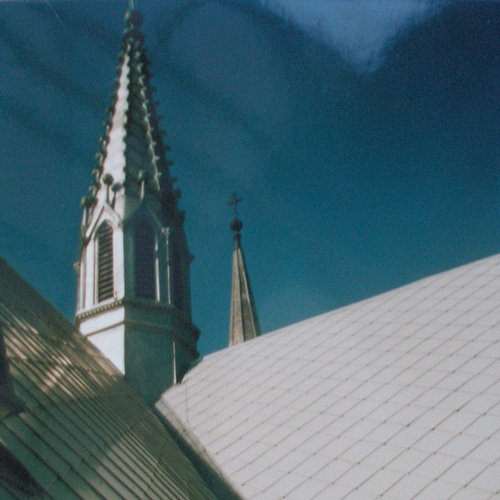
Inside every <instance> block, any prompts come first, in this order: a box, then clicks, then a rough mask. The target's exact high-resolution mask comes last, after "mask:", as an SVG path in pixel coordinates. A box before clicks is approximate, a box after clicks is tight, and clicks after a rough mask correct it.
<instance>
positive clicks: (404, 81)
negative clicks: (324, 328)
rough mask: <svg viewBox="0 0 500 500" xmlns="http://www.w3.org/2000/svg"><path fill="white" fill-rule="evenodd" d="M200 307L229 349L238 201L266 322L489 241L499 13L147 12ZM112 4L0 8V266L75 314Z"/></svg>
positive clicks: (390, 4) (393, 3)
mask: <svg viewBox="0 0 500 500" xmlns="http://www.w3.org/2000/svg"><path fill="white" fill-rule="evenodd" d="M138 7H139V9H140V10H141V11H142V13H143V16H144V25H143V30H144V33H145V36H146V44H147V46H148V48H149V58H150V61H151V70H152V72H153V75H154V77H153V83H154V85H155V86H156V87H157V91H156V94H155V96H156V99H157V100H158V101H159V103H160V104H159V112H160V114H162V115H163V117H164V118H163V121H162V125H163V128H164V129H165V130H166V132H167V134H166V136H165V138H166V142H167V143H168V144H170V145H171V147H172V150H171V154H170V157H171V158H172V159H173V160H174V162H175V163H174V166H173V167H172V175H174V176H175V177H177V178H178V182H177V186H178V187H179V188H180V189H181V191H182V194H183V196H182V198H181V200H180V204H181V208H182V209H183V210H185V211H186V231H187V235H188V240H189V244H190V249H191V252H192V253H193V254H195V257H196V258H195V260H194V262H193V264H192V297H193V316H194V321H195V323H196V324H197V326H198V327H199V328H200V329H201V331H202V337H201V339H200V343H199V347H200V351H201V352H202V353H203V354H205V353H207V352H210V351H213V350H216V349H220V348H222V347H224V346H225V345H226V344H227V333H228V324H229V295H230V272H231V251H232V237H231V232H230V230H229V222H230V220H231V216H232V212H231V210H230V208H229V207H228V206H227V202H228V201H229V198H230V196H231V193H232V192H233V191H236V192H237V193H238V195H239V196H241V197H242V198H243V199H244V201H243V202H242V203H241V205H240V217H241V219H242V220H243V223H244V228H243V231H242V235H243V238H242V244H243V248H244V251H245V255H246V259H247V264H248V268H249V271H250V277H251V282H252V286H253V289H254V295H255V299H256V303H257V309H258V312H259V316H260V321H261V326H262V330H263V331H264V332H268V331H271V330H273V329H276V328H279V327H281V326H285V325H287V324H290V323H292V322H295V321H298V320H301V319H305V318H308V317H310V316H312V315H315V314H319V313H321V312H325V311H327V310H331V309H333V308H337V307H340V306H342V305H345V304H348V303H352V302H354V301H357V300H360V299H363V298H365V297H369V296H372V295H375V294H377V293H380V292H383V291H385V290H388V289H391V288H394V287H397V286H399V285H403V284H405V283H408V282H411V281H414V280H416V279H419V278H422V277H425V276H428V275H430V274H433V273H436V272H439V271H442V270H445V269H449V268H452V267H455V266H457V265H460V264H464V263H467V262H470V261H473V260H476V259H479V258H481V257H484V256H487V255H491V254H494V253H497V252H498V251H500V233H499V227H500V224H499V223H500V210H499V209H500V193H499V168H500V2H496V1H491V2H488V1H477V2H475V1H467V2H461V1H451V0H450V1H449V2H444V1H439V2H433V1H432V0H428V1H420V0H385V1H381V0H378V1H371V0H359V1H357V0H353V1H352V2H345V1H344V0H331V1H330V2H324V1H322V0H316V1H309V0H294V1H289V2H279V1H275V2H260V1H258V0H233V1H231V0H221V1H215V0H205V1H201V0H199V1H188V0H176V1H166V0H164V1H160V0H151V1H148V2H146V1H143V2H139V3H138ZM125 8H126V3H125V2H118V1H116V2H115V1H112V0H107V1H93V0H92V1H90V0H89V1H73V2H59V1H56V2H50V3H49V2H22V1H13V2H8V1H2V2H0V66H1V68H2V72H1V76H0V81H1V85H0V89H1V92H0V123H1V127H0V164H1V169H2V182H1V184H0V254H1V255H2V256H3V257H4V258H6V259H7V260H8V261H9V262H10V263H11V264H12V265H13V266H14V267H15V268H16V269H18V270H19V271H20V272H21V273H22V274H23V275H24V276H25V277H26V278H27V279H28V280H29V281H30V282H31V283H32V284H33V285H34V286H35V287H36V288H37V289H38V290H39V291H40V292H41V293H42V294H43V295H45V296H46V297H47V298H48V299H49V300H50V301H51V302H53V303H54V304H55V305H56V306H57V307H58V308H59V309H60V310H61V311H62V312H63V313H64V314H65V315H66V316H68V317H69V318H70V319H72V318H73V314H74V306H75V288H76V278H75V274H74V271H73V267H72V264H73V262H74V261H75V259H76V256H77V248H78V237H79V223H80V218H81V213H80V206H79V200H80V198H81V196H83V195H85V193H86V190H87V187H88V185H89V183H90V172H91V170H92V168H93V166H94V163H95V160H94V155H95V153H96V152H97V151H98V148H99V142H98V139H99V136H100V135H101V133H102V131H103V128H102V122H103V121H104V119H105V118H106V111H105V110H106V108H107V107H108V106H109V105H110V104H111V98H110V93H111V92H112V91H113V89H114V84H113V79H114V78H115V77H116V74H115V72H114V69H115V68H116V66H117V55H118V52H119V48H120V37H121V31H122V26H123V13H124V11H125Z"/></svg>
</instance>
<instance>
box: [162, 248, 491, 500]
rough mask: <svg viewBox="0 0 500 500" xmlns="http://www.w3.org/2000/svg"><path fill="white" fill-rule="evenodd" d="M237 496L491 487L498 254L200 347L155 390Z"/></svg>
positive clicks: (393, 495) (440, 492) (439, 494)
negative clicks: (192, 363)
mask: <svg viewBox="0 0 500 500" xmlns="http://www.w3.org/2000/svg"><path fill="white" fill-rule="evenodd" d="M162 398H163V399H164V400H165V401H166V402H168V403H169V404H170V405H171V407H172V408H174V410H175V411H176V412H177V414H178V415H179V417H180V418H181V419H183V420H184V422H186V423H187V424H189V426H190V427H191V429H192V430H193V432H194V433H195V434H196V435H197V436H198V438H199V439H200V441H201V442H202V444H203V445H204V446H205V447H206V449H207V450H208V452H209V453H211V454H212V456H213V457H214V459H215V460H216V461H217V462H218V463H219V464H220V465H221V467H222V468H223V469H224V470H225V472H226V473H227V474H228V475H229V476H230V477H231V479H232V480H233V481H234V482H235V483H236V485H238V486H239V487H240V488H241V491H242V492H243V494H244V495H246V497H247V498H249V499H250V498H255V499H257V498H258V499H259V500H267V499H269V500H273V499H278V498H285V499H290V500H291V499H297V500H304V499H316V500H319V499H328V500H330V499H332V498H335V499H341V498H345V499H349V500H354V499H363V500H366V499H371V498H379V497H383V498H387V499H398V500H402V499H410V498H425V499H432V498H436V499H437V498H438V499H440V500H441V499H446V498H455V499H461V498H463V499H471V498H474V499H477V500H480V499H486V498H493V497H495V498H496V497H497V495H498V494H499V493H500V255H496V256H494V257H490V258H487V259H484V260H481V261H478V262H474V263H472V264H469V265H466V266H463V267H459V268H457V269H453V270H451V271H447V272H444V273H441V274H438V275H436V276H432V277H430V278H427V279H424V280H421V281H418V282H416V283H412V284H410V285H407V286H405V287H402V288H399V289H397V290H394V291H391V292H388V293H385V294H382V295H380V296H377V297H373V298H371V299H368V300H365V301H362V302H359V303H356V304H353V305H350V306H347V307H345V308H342V309H339V310H337V311H333V312H330V313H327V314H323V315H321V316H318V317H315V318H312V319H309V320H307V321H304V322H301V323H297V324H294V325H291V326H289V327H287V328H283V329H281V330H278V331H276V332H274V333H271V334H267V335H264V336H262V337H258V338H256V339H254V340H251V341H249V342H245V343H243V344H240V345H237V346H234V347H231V348H228V349H225V350H223V351H220V352H218V353H215V354H213V355H210V356H207V357H206V358H205V359H204V360H203V361H202V362H201V363H200V364H199V365H197V366H196V367H195V368H194V369H193V370H192V371H191V372H189V373H188V375H187V376H186V377H185V379H184V380H183V382H182V383H181V384H180V385H178V386H175V387H172V388H171V389H169V391H167V392H166V393H165V394H164V395H163V397H162Z"/></svg>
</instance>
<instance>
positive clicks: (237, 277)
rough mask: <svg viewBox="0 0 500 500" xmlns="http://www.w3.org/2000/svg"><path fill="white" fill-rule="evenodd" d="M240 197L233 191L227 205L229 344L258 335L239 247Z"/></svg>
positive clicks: (241, 225) (240, 226)
mask: <svg viewBox="0 0 500 500" xmlns="http://www.w3.org/2000/svg"><path fill="white" fill-rule="evenodd" d="M241 201H242V199H241V198H238V197H237V196H236V194H234V193H233V196H232V198H231V201H230V202H229V205H232V207H233V215H234V218H233V221H232V222H231V225H230V227H231V230H232V231H233V233H234V234H233V238H234V250H233V272H232V290H231V313H230V321H229V345H230V346H231V345H235V344H239V343H241V342H244V341H245V340H250V339H253V338H255V337H257V336H258V335H260V326H259V319H258V317H257V310H256V308H255V302H254V299H253V294H252V289H251V287H250V280H249V277H248V271H247V268H246V264H245V257H244V255H243V250H242V248H241V234H240V231H241V229H242V228H243V223H242V222H241V221H240V220H239V219H238V210H237V206H238V203H239V202H241Z"/></svg>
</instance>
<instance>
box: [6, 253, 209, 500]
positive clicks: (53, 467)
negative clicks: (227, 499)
mask: <svg viewBox="0 0 500 500" xmlns="http://www.w3.org/2000/svg"><path fill="white" fill-rule="evenodd" d="M0 280H1V287H0V325H1V328H2V331H3V334H4V340H5V345H6V350H7V358H8V362H9V368H10V373H11V375H12V379H13V385H14V391H15V393H16V395H17V396H18V398H19V399H21V401H22V402H23V403H24V404H25V406H26V410H25V411H23V412H21V413H20V414H19V415H15V416H10V417H7V418H6V419H4V420H3V421H2V422H0V446H3V447H5V448H7V449H8V450H9V451H10V452H11V453H12V454H13V455H14V456H15V457H16V459H17V460H18V461H19V463H20V464H21V465H22V466H24V468H25V469H26V470H27V471H28V472H29V473H30V474H31V476H32V477H33V478H34V480H35V481H36V483H38V485H39V486H40V487H41V489H42V490H43V492H44V495H43V498H47V499H61V500H68V499H72V498H85V499H86V500H92V499H96V500H102V499H117V500H119V499H124V498H125V499H141V500H142V499H165V498H168V499H186V500H187V499H200V500H206V499H210V498H215V496H214V495H213V493H212V492H211V491H210V490H209V489H208V487H207V486H206V484H205V483H204V482H203V480H202V478H201V477H200V475H199V474H198V472H197V471H196V470H195V468H194V467H193V465H192V463H191V462H190V461H189V460H188V458H187V457H186V456H185V455H184V453H183V452H182V451H181V450H180V449H179V447H178V446H177V444H176V443H175V442H174V440H173V439H172V437H171V436H170V434H169V433H168V432H167V431H166V429H165V428H164V427H163V425H162V424H161V423H160V421H159V420H158V418H157V417H156V416H155V415H154V413H153V411H152V410H151V409H149V408H148V407H147V406H146V405H145V404H144V403H143V402H142V400H141V399H140V397H139V396H137V394H136V393H135V392H134V391H133V390H132V389H131V388H130V387H128V385H127V384H126V383H125V382H124V381H123V379H122V377H121V375H120V374H119V373H118V371H117V370H116V369H114V367H113V366H112V365H111V364H110V363H109V362H107V361H106V360H105V358H104V357H103V356H102V355H101V354H100V353H99V352H98V351H97V349H95V348H94V347H93V346H92V345H91V344H89V343H88V342H87V341H86V340H85V339H83V337H82V336H81V335H80V334H79V333H78V332H77V331H76V330H75V329H74V328H73V326H72V325H71V324H70V323H69V322H68V321H67V320H66V319H65V318H64V317H62V315H60V314H59V313H58V312H57V311H55V310H54V309H53V308H52V306H50V304H48V303H47V302H46V301H45V300H44V299H43V298H42V297H41V296H40V295H39V294H38V293H36V292H35V291H34V290H33V289H32V288H31V287H30V286H29V285H28V284H27V283H26V282H25V281H24V280H23V279H22V278H20V277H19V276H18V275H17V274H16V273H15V272H14V271H13V270H12V269H11V268H10V267H9V266H8V265H7V264H6V263H5V262H4V261H3V260H1V259H0ZM0 476H1V475H0ZM0 496H1V498H7V499H8V498H26V495H25V493H23V492H22V491H19V490H18V489H17V488H15V487H14V486H13V485H12V484H9V482H8V481H5V480H4V478H3V477H0Z"/></svg>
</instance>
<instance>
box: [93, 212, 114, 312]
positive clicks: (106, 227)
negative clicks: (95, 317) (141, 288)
mask: <svg viewBox="0 0 500 500" xmlns="http://www.w3.org/2000/svg"><path fill="white" fill-rule="evenodd" d="M96 241H97V301H98V302H101V301H103V300H106V299H110V298H111V297H113V294H114V283H113V228H112V227H111V226H110V224H109V223H107V222H104V223H103V224H101V226H100V227H99V229H98V230H97V233H96Z"/></svg>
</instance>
